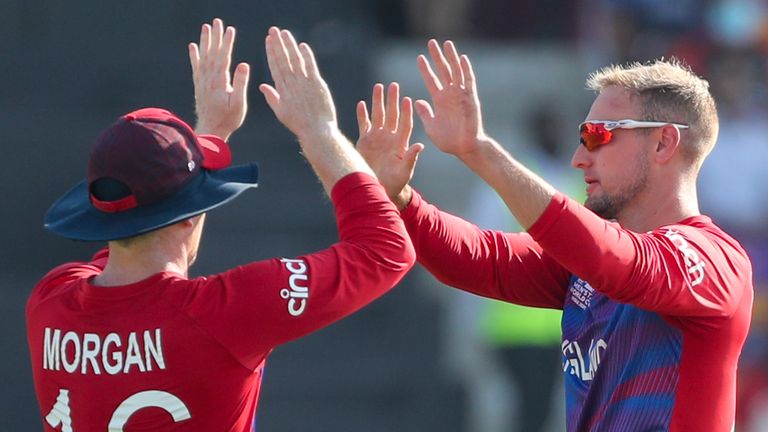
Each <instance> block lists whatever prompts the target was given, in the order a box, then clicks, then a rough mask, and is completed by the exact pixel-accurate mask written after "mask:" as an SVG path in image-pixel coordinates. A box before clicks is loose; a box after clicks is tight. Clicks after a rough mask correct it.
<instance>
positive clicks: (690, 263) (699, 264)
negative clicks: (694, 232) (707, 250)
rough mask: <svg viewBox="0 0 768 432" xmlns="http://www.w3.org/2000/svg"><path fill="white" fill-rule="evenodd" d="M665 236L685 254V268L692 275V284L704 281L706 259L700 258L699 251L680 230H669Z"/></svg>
mask: <svg viewBox="0 0 768 432" xmlns="http://www.w3.org/2000/svg"><path fill="white" fill-rule="evenodd" d="M664 237H666V238H668V239H669V240H670V241H671V242H672V244H673V245H675V247H676V248H677V250H679V251H680V252H681V253H682V254H683V261H684V262H685V268H687V269H688V274H689V275H690V277H691V286H696V285H698V284H700V283H702V282H703V281H704V261H702V260H701V258H699V254H698V252H696V250H695V249H693V248H692V247H691V245H690V243H688V240H686V239H685V237H683V236H682V235H681V234H680V233H679V232H677V231H673V230H667V232H666V233H664Z"/></svg>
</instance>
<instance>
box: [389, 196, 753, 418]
mask: <svg viewBox="0 0 768 432" xmlns="http://www.w3.org/2000/svg"><path fill="white" fill-rule="evenodd" d="M402 216H403V219H404V220H405V222H406V227H407V228H408V232H409V234H410V235H411V238H412V239H413V242H414V246H415V248H416V252H417V256H418V259H419V262H420V263H421V264H423V265H424V266H425V267H426V268H427V269H428V270H429V271H430V272H432V273H433V274H434V275H435V276H436V277H437V278H438V279H440V280H441V281H443V282H445V283H446V284H449V285H452V286H455V287H457V288H461V289H463V290H466V291H470V292H473V293H476V294H479V295H482V296H487V297H492V298H496V299H500V300H505V301H509V302H513V303H518V304H522V305H528V306H538V307H548V308H557V309H562V310H563V319H562V330H563V340H562V351H563V372H564V374H565V383H566V386H565V388H566V408H567V413H566V424H567V430H568V431H574V432H575V431H656V430H671V431H679V432H688V431H697V432H728V431H730V430H731V429H732V427H733V422H734V412H735V388H736V365H737V361H738V357H739V354H740V352H741V348H742V346H743V344H744V340H745V338H746V335H747V332H748V330H749V323H750V317H751V309H752V298H753V289H752V270H751V264H750V262H749V259H748V257H747V255H746V253H745V251H744V249H743V248H742V247H741V246H740V245H739V244H738V242H736V241H735V240H734V239H733V238H731V237H730V236H728V235H727V234H726V233H725V232H723V231H722V230H721V229H719V228H718V227H717V226H716V225H714V224H713V223H712V221H711V220H710V219H709V218H707V217H705V216H695V217H691V218H688V219H685V220H682V221H680V222H678V223H675V224H672V225H668V226H662V227H658V228H657V229H654V230H653V231H650V232H647V233H635V232H632V231H629V230H626V229H622V228H621V227H620V226H619V225H618V224H615V223H611V222H607V221H604V220H602V219H601V218H599V217H598V216H596V215H595V214H594V213H592V212H591V211H589V210H588V209H586V208H585V207H583V206H581V205H579V204H578V203H576V202H574V201H572V200H570V199H568V198H566V197H565V196H563V195H561V194H558V195H556V196H555V197H554V198H553V199H552V201H551V203H550V204H549V206H548V207H547V209H546V211H545V212H544V214H543V215H542V216H541V217H540V218H539V220H537V221H536V223H535V224H534V225H533V226H532V227H531V228H530V230H529V232H528V234H508V233H501V232H494V231H484V230H481V229H479V228H477V227H475V226H474V225H472V224H470V223H468V222H466V221H463V220H461V219H459V218H457V217H454V216H451V215H448V214H446V213H443V212H441V211H439V210H438V209H437V208H436V207H434V206H432V205H430V204H428V203H427V202H425V201H424V200H423V198H422V197H421V196H420V195H419V194H418V193H414V197H413V200H412V202H411V204H410V206H409V207H408V208H406V209H405V210H404V211H403V212H402ZM531 367H532V368H533V367H538V365H531Z"/></svg>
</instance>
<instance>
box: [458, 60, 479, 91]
mask: <svg viewBox="0 0 768 432" xmlns="http://www.w3.org/2000/svg"><path fill="white" fill-rule="evenodd" d="M461 70H462V73H463V74H464V85H465V86H466V87H467V88H469V89H471V90H472V91H473V92H474V93H477V86H476V84H475V83H476V82H477V81H475V71H474V70H473V69H472V63H470V62H469V57H467V55H466V54H462V55H461Z"/></svg>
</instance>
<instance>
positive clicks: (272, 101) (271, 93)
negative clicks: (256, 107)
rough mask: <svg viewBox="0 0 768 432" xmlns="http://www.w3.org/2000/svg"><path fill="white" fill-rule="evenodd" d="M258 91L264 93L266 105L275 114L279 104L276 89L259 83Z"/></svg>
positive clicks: (278, 95)
mask: <svg viewBox="0 0 768 432" xmlns="http://www.w3.org/2000/svg"><path fill="white" fill-rule="evenodd" d="M259 91H260V92H261V94H263V95H264V100H266V101H267V105H269V107H270V108H271V109H272V111H273V112H274V113H275V114H277V106H278V105H280V94H279V93H277V90H275V88H274V87H272V86H271V85H269V84H261V85H260V86H259Z"/></svg>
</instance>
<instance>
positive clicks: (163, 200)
mask: <svg viewBox="0 0 768 432" xmlns="http://www.w3.org/2000/svg"><path fill="white" fill-rule="evenodd" d="M231 160H232V156H231V153H230V150H229V146H228V145H227V143H226V142H224V140H222V139H221V138H219V137H216V136H213V135H197V134H195V132H194V130H192V128H191V127H190V126H189V125H188V124H187V123H185V122H184V121H183V120H181V119H180V118H179V117H177V116H176V115H174V114H173V113H171V112H169V111H166V110H163V109H160V108H144V109H140V110H138V111H134V112H131V113H128V114H126V115H124V116H122V117H120V119H118V121H117V122H115V123H114V124H113V125H112V126H110V127H109V128H108V129H107V130H106V131H104V132H103V133H102V134H101V135H100V136H99V137H98V138H97V139H96V142H95V144H94V145H93V147H92V149H91V155H90V160H89V162H88V177H87V178H86V179H85V180H83V181H81V182H80V183H79V184H77V185H76V186H75V187H74V188H72V189H71V190H69V192H67V193H65V194H64V196H62V197H61V198H59V199H58V200H57V201H56V202H55V203H54V204H53V205H52V206H51V208H50V209H48V213H47V214H46V215H45V228H46V229H48V230H50V231H52V232H53V233H55V234H58V235H60V236H62V237H66V238H70V239H73V240H84V241H109V240H118V239H122V238H127V237H133V236H136V235H139V234H143V233H146V232H149V231H153V230H156V229H158V228H162V227H165V226H168V225H172V224H174V223H176V222H179V221H182V220H184V219H188V218H190V217H193V216H195V215H198V214H200V213H204V212H207V211H209V210H212V209H214V208H216V207H218V206H220V205H223V204H226V203H227V202H229V201H231V200H232V199H234V198H235V197H237V196H238V195H240V194H241V193H242V192H244V191H245V190H246V189H250V188H254V187H256V186H257V180H258V168H257V166H256V164H254V163H251V164H245V165H239V166H234V167H230V166H229V165H230V164H231Z"/></svg>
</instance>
